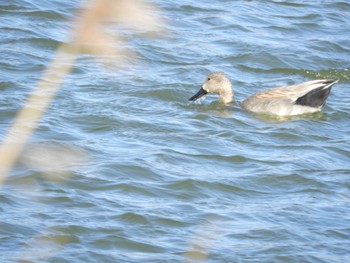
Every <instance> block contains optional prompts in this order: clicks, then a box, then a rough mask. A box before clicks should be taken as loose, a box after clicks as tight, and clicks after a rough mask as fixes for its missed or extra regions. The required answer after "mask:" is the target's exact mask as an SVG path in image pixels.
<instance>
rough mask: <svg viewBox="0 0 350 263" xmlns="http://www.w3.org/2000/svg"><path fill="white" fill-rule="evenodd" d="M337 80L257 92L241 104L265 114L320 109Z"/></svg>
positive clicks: (289, 114) (247, 108)
mask: <svg viewBox="0 0 350 263" xmlns="http://www.w3.org/2000/svg"><path fill="white" fill-rule="evenodd" d="M336 82H337V81H334V80H313V81H308V82H303V83H300V84H296V85H291V86H283V87H277V88H272V89H269V90H266V91H261V92H257V93H255V94H253V95H251V96H250V97H248V98H247V99H245V100H244V101H243V102H242V103H241V105H242V107H243V108H244V109H246V110H249V111H252V112H256V113H265V114H274V115H280V116H291V115H298V114H304V113H312V112H317V111H319V110H321V108H322V106H323V105H324V103H325V101H326V99H327V97H328V95H329V93H330V90H331V87H332V85H333V84H335V83H336Z"/></svg>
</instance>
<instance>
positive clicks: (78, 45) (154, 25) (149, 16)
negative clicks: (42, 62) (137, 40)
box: [0, 0, 162, 186]
mask: <svg viewBox="0 0 350 263" xmlns="http://www.w3.org/2000/svg"><path fill="white" fill-rule="evenodd" d="M80 17H81V18H80V19H77V21H76V22H75V24H74V25H75V30H74V32H73V34H72V40H71V41H70V42H69V43H67V44H63V45H62V46H61V47H59V48H58V50H57V52H56V55H55V56H54V59H53V60H52V62H51V63H50V65H49V66H48V68H47V70H46V71H45V72H44V75H43V76H42V78H41V80H39V82H38V84H37V85H36V88H35V89H34V90H33V92H32V93H31V94H30V95H29V97H28V100H27V102H26V103H25V105H24V106H23V108H22V109H21V110H20V112H19V113H18V115H17V117H16V118H15V120H14V123H13V125H12V127H11V128H10V130H9V131H8V134H7V135H6V137H5V138H4V140H3V143H2V145H1V147H0V186H1V185H2V184H3V182H4V180H5V179H6V177H7V176H8V173H9V172H10V170H11V168H12V167H13V166H14V165H15V163H16V161H17V159H18V157H19V155H20V154H21V152H22V151H23V148H24V146H25V144H26V142H27V141H28V139H29V138H30V136H31V134H32V133H33V132H34V130H35V129H36V127H37V126H38V123H39V121H40V119H41V117H42V115H43V114H44V113H45V111H46V110H47V108H48V107H49V105H50V103H51V101H52V100H53V98H54V97H55V95H56V93H57V91H58V89H59V87H60V85H61V84H62V82H63V81H64V79H65V77H66V76H67V75H68V74H69V73H70V71H71V69H72V67H73V64H74V62H75V60H76V59H77V57H78V56H79V54H80V53H90V54H93V55H96V56H100V57H102V58H103V57H112V58H113V59H115V60H116V61H117V63H120V60H117V59H118V58H120V57H121V55H127V54H128V52H127V50H126V49H123V48H122V47H121V45H119V46H117V45H116V43H115V42H116V41H117V40H119V42H120V39H119V38H118V37H116V36H114V35H112V34H110V33H108V32H106V31H107V30H106V28H105V26H106V25H110V23H111V22H113V23H119V24H124V25H126V26H129V27H133V28H134V29H139V30H141V31H142V30H143V31H144V30H147V31H153V32H157V31H160V25H161V24H162V22H161V21H160V20H159V18H158V17H157V15H156V9H155V8H154V7H153V6H151V5H149V4H146V3H145V2H143V1H137V0H134V1H130V0H91V1H90V5H89V7H88V8H85V9H83V11H82V12H81V15H80Z"/></svg>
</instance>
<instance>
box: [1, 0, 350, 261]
mask: <svg viewBox="0 0 350 263" xmlns="http://www.w3.org/2000/svg"><path fill="white" fill-rule="evenodd" d="M154 2H155V3H156V4H158V6H159V8H160V9H161V11H162V13H163V15H164V16H165V17H166V18H167V21H168V22H167V24H166V25H165V28H166V30H167V32H168V34H167V35H166V36H164V37H160V38H145V37H144V36H139V35H138V36H134V35H132V34H131V33H130V34H128V33H126V38H127V39H128V41H129V42H128V47H129V48H130V49H131V50H133V51H134V52H136V53H137V54H138V56H139V58H140V59H139V61H138V63H137V64H134V65H129V66H127V67H126V68H122V69H106V68H104V67H103V66H100V65H99V64H98V63H97V62H96V61H95V60H93V59H92V58H91V56H88V55H85V56H83V57H82V59H80V60H79V61H78V62H77V63H76V65H75V68H74V70H73V72H72V74H71V75H70V76H69V77H68V78H66V80H65V82H64V85H63V86H62V88H61V89H60V91H59V94H58V95H57V97H56V99H55V100H54V102H53V103H52V105H51V107H50V109H49V110H48V111H47V112H46V114H45V116H44V117H43V119H42V122H41V124H40V126H39V127H38V129H37V130H36V132H35V134H34V135H33V136H32V138H31V141H30V143H29V144H28V148H27V151H26V152H25V154H24V155H23V156H22V158H21V161H20V162H19V163H18V164H17V166H16V167H15V169H13V171H12V173H11V176H10V177H9V178H8V179H7V181H6V183H5V184H4V185H3V186H2V188H1V191H0V244H1V246H0V252H1V253H0V261H1V262H204V261H207V262H346V261H348V260H349V256H350V203H349V201H350V180H349V175H350V151H349V139H350V132H349V131H350V123H349V107H348V105H350V99H349V96H348V86H349V84H350V72H349V68H350V63H349V61H350V48H349V47H350V39H349V34H350V23H349V21H350V4H349V3H348V2H347V1H292V0H281V1H272V0H269V1H190V0H186V1H182V2H181V3H179V2H178V1H166V3H165V2H164V1H154ZM81 4H82V3H81V2H79V1H43V2H40V3H39V2H37V1H34V0H12V1H5V0H2V1H0V21H1V23H0V25H1V27H0V54H1V56H0V72H1V76H2V77H1V80H0V81H1V82H0V96H1V100H0V109H1V111H0V112H1V113H0V118H1V124H0V134H1V138H3V137H4V136H5V134H6V132H7V130H8V128H9V127H10V125H11V123H12V120H13V118H14V116H15V114H16V112H17V111H18V109H20V107H21V105H22V104H23V102H24V101H25V99H26V97H27V95H28V94H29V93H30V91H31V90H32V88H33V87H34V86H35V84H36V82H37V80H38V79H39V78H40V76H41V75H42V72H43V70H44V69H45V68H46V66H47V65H48V62H49V61H50V59H51V58H52V56H53V54H54V52H55V50H56V48H57V47H58V46H59V44H60V43H62V42H64V41H66V40H67V35H69V32H70V31H69V30H70V28H71V22H70V21H71V20H72V19H73V18H74V17H75V14H76V11H77V9H78V8H79V7H80V6H81ZM123 32H124V33H125V31H123ZM218 70H220V71H225V72H226V73H227V74H228V75H229V76H230V77H231V79H232V81H233V83H234V86H235V88H236V90H235V95H236V98H237V100H242V99H243V98H245V97H246V96H248V95H249V94H252V93H253V92H256V91H258V90H261V89H264V88H269V87H274V86H278V85H285V84H293V83H297V82H301V81H306V80H310V79H315V78H337V79H339V83H338V84H336V85H335V86H334V88H333V90H332V93H331V95H330V97H329V99H328V102H327V105H326V106H325V107H324V109H323V112H322V113H320V114H316V115H314V116H308V117H305V118H296V119H292V120H290V121H286V122H276V121H273V120H268V119H260V118H259V117H257V116H254V115H252V114H249V113H247V112H244V111H243V110H242V109H240V108H239V106H237V105H236V106H231V107H224V106H222V105H220V104H218V103H217V102H216V99H217V98H216V97H215V96H207V98H206V100H205V101H204V102H203V103H202V104H189V103H188V101H187V99H188V98H189V97H191V96H192V95H193V94H194V93H195V92H197V90H198V89H199V87H200V85H201V83H202V81H203V79H204V77H205V76H206V74H207V73H208V72H210V71H218ZM51 148H54V149H56V150H55V151H54V152H52V151H50V149H51ZM46 155H56V159H59V160H61V161H63V163H67V166H68V167H65V168H66V169H65V170H64V171H62V170H60V169H61V168H62V163H61V164H57V166H54V167H53V168H51V171H50V172H47V171H46V170H44V169H43V167H41V166H40V165H42V164H40V160H43V161H44V163H45V162H51V161H47V159H45V157H47V156H46ZM32 156H36V157H37V158H36V159H39V164H37V163H35V164H32V165H29V164H27V162H26V161H25V160H26V159H28V158H29V159H31V157H32ZM57 156H58V158H57ZM34 159H35V158H34ZM54 159H55V158H54ZM47 173H49V175H47ZM52 174H53V175H52Z"/></svg>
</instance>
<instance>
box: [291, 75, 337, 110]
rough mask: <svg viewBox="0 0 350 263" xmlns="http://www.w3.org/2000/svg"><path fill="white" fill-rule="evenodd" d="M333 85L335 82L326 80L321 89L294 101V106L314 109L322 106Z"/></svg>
mask: <svg viewBox="0 0 350 263" xmlns="http://www.w3.org/2000/svg"><path fill="white" fill-rule="evenodd" d="M335 83H336V81H334V80H326V81H325V82H323V83H322V84H321V87H319V88H317V89H314V90H311V91H310V92H308V93H306V94H305V95H304V96H302V97H299V98H298V99H297V100H296V102H295V104H297V105H302V106H309V107H314V108H318V107H320V106H323V105H324V104H325V102H326V99H327V98H328V95H329V93H330V92H331V89H332V86H333V84H335ZM327 86H328V87H327ZM325 87H326V88H325Z"/></svg>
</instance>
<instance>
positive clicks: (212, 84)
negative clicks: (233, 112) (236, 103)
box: [189, 72, 233, 104]
mask: <svg viewBox="0 0 350 263" xmlns="http://www.w3.org/2000/svg"><path fill="white" fill-rule="evenodd" d="M208 93H216V94H219V96H220V101H221V102H222V103H224V104H227V103H230V102H232V99H233V90H232V84H231V81H230V80H229V78H228V77H227V76H226V75H225V73H223V72H213V73H210V74H209V75H208V76H207V77H206V78H205V80H204V83H203V85H202V88H201V89H200V90H199V91H198V92H197V93H196V94H195V95H193V96H192V97H191V98H190V99H189V100H190V101H196V100H198V99H199V98H201V97H203V96H204V95H206V94H208Z"/></svg>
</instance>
